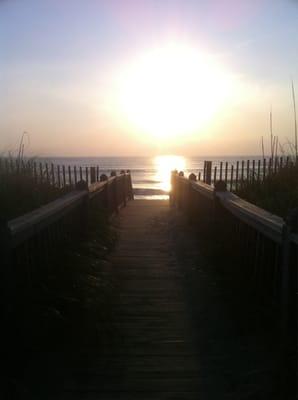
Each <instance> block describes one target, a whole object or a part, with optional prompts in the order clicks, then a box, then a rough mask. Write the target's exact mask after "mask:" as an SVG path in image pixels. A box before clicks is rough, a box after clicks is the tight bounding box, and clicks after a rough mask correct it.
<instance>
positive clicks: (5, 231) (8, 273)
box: [0, 220, 17, 329]
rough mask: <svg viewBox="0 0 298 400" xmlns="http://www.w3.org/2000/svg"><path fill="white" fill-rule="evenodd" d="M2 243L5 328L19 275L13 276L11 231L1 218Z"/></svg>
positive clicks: (2, 309)
mask: <svg viewBox="0 0 298 400" xmlns="http://www.w3.org/2000/svg"><path fill="white" fill-rule="evenodd" d="M0 243H1V255H0V256H1V272H0V276H1V312H2V316H3V318H4V319H5V321H3V322H4V325H3V327H4V328H3V329H6V327H7V325H6V323H7V321H6V319H9V318H10V316H11V315H12V312H13V308H14V299H15V295H16V293H15V288H14V284H13V283H14V282H15V280H16V279H17V277H15V276H12V275H13V274H12V270H13V265H12V254H11V251H12V245H11V233H10V229H9V228H8V224H7V221H6V220H0Z"/></svg>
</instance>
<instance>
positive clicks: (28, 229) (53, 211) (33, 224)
mask: <svg viewBox="0 0 298 400" xmlns="http://www.w3.org/2000/svg"><path fill="white" fill-rule="evenodd" d="M127 175H129V174H123V175H119V176H112V177H110V178H109V179H108V180H106V181H102V182H95V183H92V184H91V185H89V186H87V185H86V189H84V188H83V190H73V191H71V192H70V193H68V194H66V195H64V196H62V197H60V198H58V199H57V200H54V201H52V202H51V203H48V204H46V205H44V206H41V207H39V208H37V209H35V210H33V211H31V212H28V213H26V214H24V215H22V216H20V217H17V218H14V219H12V220H10V221H8V223H7V228H8V233H9V236H10V246H11V248H15V247H16V246H18V245H20V244H21V243H22V242H24V241H26V240H28V239H30V238H31V237H33V236H34V235H36V234H38V233H39V232H40V231H42V230H43V229H45V228H47V227H48V226H50V225H51V224H53V223H55V222H56V221H58V220H59V219H61V218H62V217H63V216H64V215H67V214H68V213H69V212H70V211H72V210H73V209H74V208H75V207H78V206H79V205H80V204H83V203H84V201H86V200H87V199H93V198H94V197H95V196H97V195H99V194H100V193H102V192H103V191H104V189H105V188H107V187H108V186H110V185H112V184H113V183H115V182H117V181H120V180H121V179H125V176H127ZM83 183H84V182H83ZM87 187H88V189H87ZM127 198H129V193H128V196H127ZM116 206H119V205H117V204H116Z"/></svg>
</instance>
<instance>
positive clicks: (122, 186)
mask: <svg viewBox="0 0 298 400" xmlns="http://www.w3.org/2000/svg"><path fill="white" fill-rule="evenodd" d="M120 177H121V189H122V190H121V192H122V199H123V206H124V207H125V206H126V176H125V171H124V170H121V171H120Z"/></svg>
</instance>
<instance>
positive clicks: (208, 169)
mask: <svg viewBox="0 0 298 400" xmlns="http://www.w3.org/2000/svg"><path fill="white" fill-rule="evenodd" d="M211 171H212V161H206V174H205V182H206V183H207V185H211Z"/></svg>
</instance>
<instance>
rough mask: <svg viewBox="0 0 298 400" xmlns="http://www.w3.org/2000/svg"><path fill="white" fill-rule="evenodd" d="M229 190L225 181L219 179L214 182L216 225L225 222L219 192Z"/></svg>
mask: <svg viewBox="0 0 298 400" xmlns="http://www.w3.org/2000/svg"><path fill="white" fill-rule="evenodd" d="M226 191H227V184H226V182H224V181H217V182H215V183H214V215H213V217H214V221H215V226H216V227H219V226H220V224H221V223H222V222H223V219H222V206H221V204H220V200H219V198H218V196H217V193H218V192H226Z"/></svg>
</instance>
